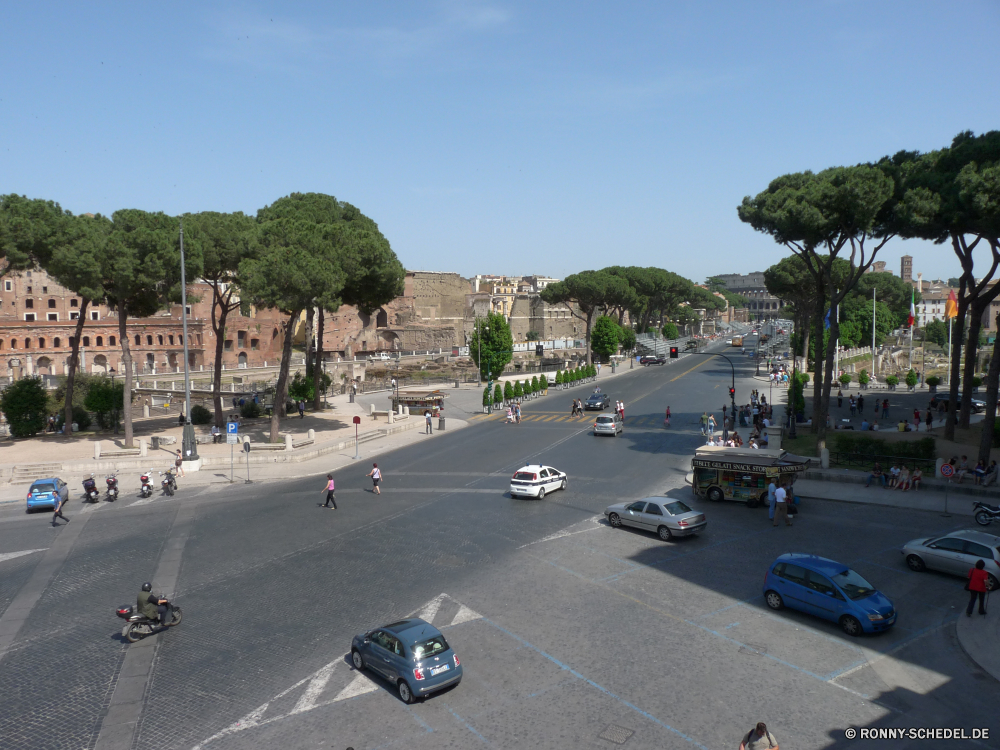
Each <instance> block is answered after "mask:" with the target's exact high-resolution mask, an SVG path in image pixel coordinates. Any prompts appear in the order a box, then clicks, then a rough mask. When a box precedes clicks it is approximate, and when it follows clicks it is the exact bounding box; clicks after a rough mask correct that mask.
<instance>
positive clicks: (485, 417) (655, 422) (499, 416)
mask: <svg viewBox="0 0 1000 750" xmlns="http://www.w3.org/2000/svg"><path fill="white" fill-rule="evenodd" d="M605 413H606V414H610V413H611V412H590V413H589V414H585V415H584V416H582V417H571V416H570V415H569V414H565V413H562V412H551V411H550V412H538V413H535V414H523V415H522V416H521V422H545V423H553V424H554V423H556V422H563V423H576V424H591V423H593V422H594V420H595V419H597V417H598V416H600V415H601V414H605ZM506 419H507V414H506V412H492V413H490V414H474V415H472V416H471V417H469V421H470V422H496V421H500V422H503V421H504V420H506ZM625 426H626V427H663V415H662V414H638V415H635V416H629V415H626V416H625Z"/></svg>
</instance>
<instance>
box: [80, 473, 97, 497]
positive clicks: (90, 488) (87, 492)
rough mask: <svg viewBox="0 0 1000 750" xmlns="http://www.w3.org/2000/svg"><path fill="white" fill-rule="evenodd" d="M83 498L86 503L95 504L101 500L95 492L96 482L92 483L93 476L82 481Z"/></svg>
mask: <svg viewBox="0 0 1000 750" xmlns="http://www.w3.org/2000/svg"><path fill="white" fill-rule="evenodd" d="M83 497H84V500H85V501H86V502H88V503H96V502H97V501H98V500H100V499H101V493H100V492H98V491H97V482H95V481H94V475H93V474H91V475H90V476H89V477H87V478H86V479H84V480H83Z"/></svg>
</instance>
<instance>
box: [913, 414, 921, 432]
mask: <svg viewBox="0 0 1000 750" xmlns="http://www.w3.org/2000/svg"><path fill="white" fill-rule="evenodd" d="M919 429H920V409H914V410H913V431H914V432H917V431H918V430H919Z"/></svg>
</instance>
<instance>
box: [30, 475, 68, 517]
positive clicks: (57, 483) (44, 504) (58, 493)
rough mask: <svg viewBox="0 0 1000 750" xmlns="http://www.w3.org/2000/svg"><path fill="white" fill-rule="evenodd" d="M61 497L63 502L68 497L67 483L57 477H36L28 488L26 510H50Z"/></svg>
mask: <svg viewBox="0 0 1000 750" xmlns="http://www.w3.org/2000/svg"><path fill="white" fill-rule="evenodd" d="M60 498H62V500H63V502H65V501H66V500H68V499H69V485H67V484H66V482H64V481H63V480H61V479H59V477H49V478H48V479H36V480H35V481H34V482H32V483H31V487H30V488H29V489H28V508H27V512H28V513H31V512H32V511H35V510H40V509H48V510H52V509H53V508H55V507H56V505H57V504H58V503H59V499H60Z"/></svg>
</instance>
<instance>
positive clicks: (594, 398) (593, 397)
mask: <svg viewBox="0 0 1000 750" xmlns="http://www.w3.org/2000/svg"><path fill="white" fill-rule="evenodd" d="M587 400H588V401H600V400H601V397H600V396H591V397H590V398H588V399H587Z"/></svg>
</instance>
